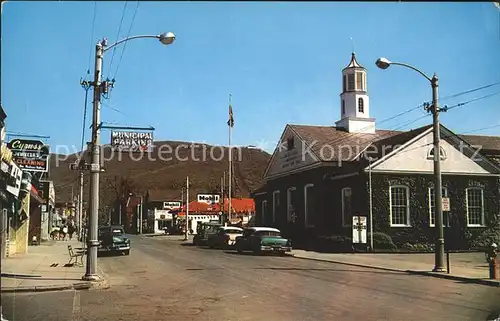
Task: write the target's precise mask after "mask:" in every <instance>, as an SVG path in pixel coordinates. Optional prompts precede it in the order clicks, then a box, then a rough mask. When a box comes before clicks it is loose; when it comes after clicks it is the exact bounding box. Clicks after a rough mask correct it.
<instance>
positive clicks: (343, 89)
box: [342, 75, 347, 92]
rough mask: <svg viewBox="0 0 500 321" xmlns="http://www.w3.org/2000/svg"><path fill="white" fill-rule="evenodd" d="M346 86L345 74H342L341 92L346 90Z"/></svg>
mask: <svg viewBox="0 0 500 321" xmlns="http://www.w3.org/2000/svg"><path fill="white" fill-rule="evenodd" d="M346 87H347V77H346V75H344V76H343V77H342V92H345V91H346Z"/></svg>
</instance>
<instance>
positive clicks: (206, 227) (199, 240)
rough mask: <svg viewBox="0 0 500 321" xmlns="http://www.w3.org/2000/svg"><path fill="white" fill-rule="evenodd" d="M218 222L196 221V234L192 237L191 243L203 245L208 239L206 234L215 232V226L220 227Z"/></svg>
mask: <svg viewBox="0 0 500 321" xmlns="http://www.w3.org/2000/svg"><path fill="white" fill-rule="evenodd" d="M221 226H222V225H221V224H220V223H215V222H203V223H198V226H197V228H196V235H195V236H194V237H193V245H205V244H207V241H208V236H209V235H211V234H215V233H216V231H217V228H219V227H221Z"/></svg>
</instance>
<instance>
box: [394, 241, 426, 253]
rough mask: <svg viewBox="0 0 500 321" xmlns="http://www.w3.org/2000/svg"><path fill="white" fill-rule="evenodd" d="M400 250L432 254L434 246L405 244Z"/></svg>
mask: <svg viewBox="0 0 500 321" xmlns="http://www.w3.org/2000/svg"><path fill="white" fill-rule="evenodd" d="M401 248H402V249H404V250H406V251H410V252H433V251H434V244H428V243H414V244H412V243H410V242H407V243H405V244H404V245H403V246H402V247H401Z"/></svg>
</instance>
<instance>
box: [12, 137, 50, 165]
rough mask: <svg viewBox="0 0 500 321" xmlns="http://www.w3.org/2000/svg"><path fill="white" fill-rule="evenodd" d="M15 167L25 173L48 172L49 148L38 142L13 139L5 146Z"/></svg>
mask: <svg viewBox="0 0 500 321" xmlns="http://www.w3.org/2000/svg"><path fill="white" fill-rule="evenodd" d="M7 147H9V149H10V150H11V151H12V157H13V159H14V160H15V162H16V164H17V166H19V168H20V169H21V170H23V171H27V172H47V171H48V170H49V154H50V152H49V146H48V145H45V144H44V143H43V142H41V141H39V140H29V139H19V138H16V139H13V140H11V141H10V143H8V144H7Z"/></svg>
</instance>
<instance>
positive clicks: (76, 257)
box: [68, 245, 85, 266]
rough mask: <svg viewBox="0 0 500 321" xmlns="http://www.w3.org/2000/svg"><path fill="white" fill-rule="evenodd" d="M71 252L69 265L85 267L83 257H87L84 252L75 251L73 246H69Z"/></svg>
mask: <svg viewBox="0 0 500 321" xmlns="http://www.w3.org/2000/svg"><path fill="white" fill-rule="evenodd" d="M68 252H69V262H68V264H74V265H76V266H83V256H84V255H85V252H84V251H76V252H75V251H74V250H73V247H72V246H71V245H68Z"/></svg>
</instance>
